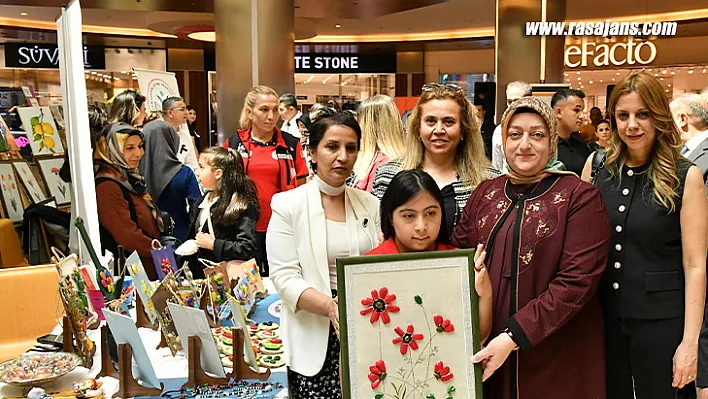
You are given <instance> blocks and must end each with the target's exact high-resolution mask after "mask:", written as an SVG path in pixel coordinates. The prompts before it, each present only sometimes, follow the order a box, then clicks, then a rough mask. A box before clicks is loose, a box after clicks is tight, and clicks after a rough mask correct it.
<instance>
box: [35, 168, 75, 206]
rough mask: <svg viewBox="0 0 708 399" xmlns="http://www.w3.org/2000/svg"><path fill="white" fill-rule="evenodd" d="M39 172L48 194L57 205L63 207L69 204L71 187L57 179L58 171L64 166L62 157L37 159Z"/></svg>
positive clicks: (59, 178)
mask: <svg viewBox="0 0 708 399" xmlns="http://www.w3.org/2000/svg"><path fill="white" fill-rule="evenodd" d="M37 165H38V166H39V171H40V172H42V177H43V178H44V183H45V184H46V185H47V188H48V189H49V194H50V195H51V196H53V197H54V198H55V199H56V201H57V205H65V204H68V203H70V202H71V187H70V186H69V183H67V182H65V181H64V180H62V179H61V177H59V171H60V170H61V168H62V166H63V165H64V158H63V157H49V158H41V159H37Z"/></svg>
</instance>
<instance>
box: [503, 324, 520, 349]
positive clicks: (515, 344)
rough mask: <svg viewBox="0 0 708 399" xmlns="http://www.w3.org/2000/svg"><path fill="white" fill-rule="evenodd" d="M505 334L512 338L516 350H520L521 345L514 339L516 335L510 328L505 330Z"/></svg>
mask: <svg viewBox="0 0 708 399" xmlns="http://www.w3.org/2000/svg"><path fill="white" fill-rule="evenodd" d="M504 334H506V335H508V336H509V338H511V342H513V343H514V350H517V349H519V344H517V343H516V339H515V338H514V333H512V332H511V330H509V329H508V328H505V329H504Z"/></svg>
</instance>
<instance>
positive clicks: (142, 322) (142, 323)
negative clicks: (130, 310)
mask: <svg viewBox="0 0 708 399" xmlns="http://www.w3.org/2000/svg"><path fill="white" fill-rule="evenodd" d="M135 313H136V316H137V320H136V321H135V327H138V328H140V327H145V328H149V329H151V330H155V331H157V329H158V324H157V323H155V324H150V320H149V319H148V317H147V314H146V312H145V305H143V300H142V299H140V295H137V296H136V305H135ZM165 344H166V343H165Z"/></svg>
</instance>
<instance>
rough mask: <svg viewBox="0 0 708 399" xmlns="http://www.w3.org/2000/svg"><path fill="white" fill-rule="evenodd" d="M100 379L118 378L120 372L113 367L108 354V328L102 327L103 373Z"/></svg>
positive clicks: (99, 375) (100, 374) (99, 374)
mask: <svg viewBox="0 0 708 399" xmlns="http://www.w3.org/2000/svg"><path fill="white" fill-rule="evenodd" d="M99 377H114V378H118V371H116V369H115V367H113V362H111V356H110V355H109V354H108V326H103V327H101V372H100V373H98V375H97V376H96V378H99Z"/></svg>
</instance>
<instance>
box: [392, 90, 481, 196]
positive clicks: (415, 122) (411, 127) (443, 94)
mask: <svg viewBox="0 0 708 399" xmlns="http://www.w3.org/2000/svg"><path fill="white" fill-rule="evenodd" d="M431 100H453V101H455V102H456V103H457V104H458V105H459V106H460V131H461V134H462V140H461V141H460V143H459V145H458V146H457V152H456V153H455V163H456V166H457V173H458V174H459V175H460V180H462V184H464V185H465V186H467V187H471V188H475V187H477V185H478V184H479V183H481V182H482V181H483V180H485V179H487V178H488V177H489V174H488V171H487V167H488V166H489V161H488V160H487V157H486V156H485V155H484V142H483V141H482V134H481V133H480V130H479V125H478V124H477V117H476V116H475V113H474V112H472V110H473V109H475V107H474V106H472V103H471V102H470V100H469V99H467V97H466V96H465V93H464V91H462V90H451V89H450V88H448V87H447V86H440V87H437V86H435V87H429V88H427V89H426V90H424V91H423V94H422V95H421V96H420V99H419V100H418V104H416V106H415V109H413V112H412V113H411V116H410V118H409V119H408V126H407V127H408V129H407V131H406V144H405V146H404V150H403V155H402V157H401V164H402V167H403V169H404V170H406V169H415V168H418V167H419V166H420V165H421V164H422V163H423V157H424V156H425V147H424V146H423V143H422V142H421V140H420V119H421V118H422V117H423V114H422V113H423V105H424V104H425V103H427V102H428V101H431ZM475 111H476V109H475Z"/></svg>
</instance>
